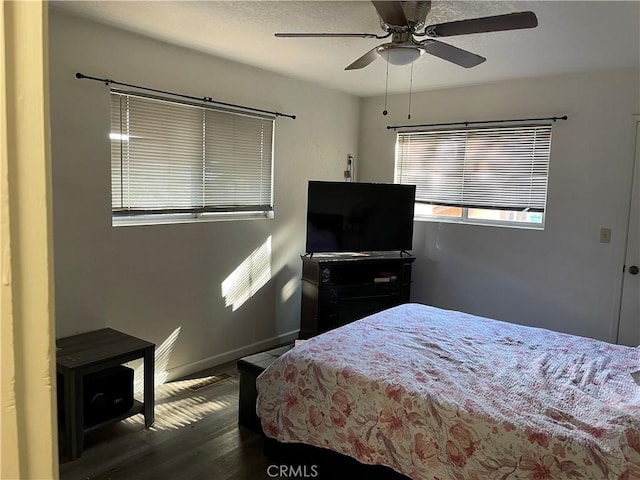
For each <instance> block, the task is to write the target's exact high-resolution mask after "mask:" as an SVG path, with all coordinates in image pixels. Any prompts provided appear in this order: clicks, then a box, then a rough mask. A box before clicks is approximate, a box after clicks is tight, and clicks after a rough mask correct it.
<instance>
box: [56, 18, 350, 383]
mask: <svg viewBox="0 0 640 480" xmlns="http://www.w3.org/2000/svg"><path fill="white" fill-rule="evenodd" d="M76 72H82V73H84V74H86V75H91V76H96V77H101V78H111V79H114V80H117V81H120V82H126V83H132V84H140V85H144V86H149V87H152V88H157V89H162V90H168V91H174V92H179V93H184V94H189V95H195V96H210V97H213V98H214V99H218V100H221V101H225V102H231V103H238V104H243V105H248V106H253V107H256V108H262V109H268V110H275V111H280V112H284V113H290V114H295V115H297V119H296V120H291V119H287V118H279V119H278V120H277V121H276V140H275V212H276V218H275V219H273V220H252V221H236V222H214V223H199V224H185V225H165V226H160V225H158V226H147V227H117V228H113V227H111V212H110V208H111V207H110V205H111V197H110V195H111V193H110V165H109V162H110V160H109V157H110V154H109V140H108V136H107V135H108V132H109V88H108V87H106V86H105V85H104V84H102V83H99V82H94V81H89V80H77V79H76V78H75V77H74V75H75V73H76ZM50 81H51V84H50V86H51V130H52V140H51V144H52V164H53V214H54V215H53V218H54V259H55V274H56V276H55V291H56V333H57V337H58V338H59V337H63V336H68V335H72V334H75V333H80V332H84V331H89V330H93V329H97V328H102V327H106V326H108V327H111V328H115V329H118V330H121V331H124V332H126V333H129V334H132V335H136V336H139V337H141V338H144V339H146V340H149V341H152V342H155V343H156V345H157V346H160V345H161V344H162V342H164V341H165V340H166V339H167V338H168V337H169V336H170V335H171V334H172V333H173V332H174V331H175V330H176V329H177V328H179V327H180V334H179V336H178V338H177V341H176V343H175V346H174V348H173V351H172V353H171V356H170V359H169V364H168V368H169V369H170V370H171V374H170V376H175V375H178V374H185V373H189V372H190V371H193V370H197V369H200V368H204V367H206V366H208V365H210V364H215V363H219V362H220V361H223V360H227V359H231V358H235V357H237V356H239V355H241V354H246V353H252V352H253V351H257V350H259V349H262V348H266V347H269V346H271V345H273V344H275V343H279V342H280V341H282V339H286V338H292V336H295V335H296V334H297V329H298V328H299V317H300V312H299V310H300V307H299V305H300V289H299V284H300V282H299V279H300V269H301V262H300V258H299V255H300V254H301V253H303V250H304V235H305V218H304V217H305V211H306V182H307V180H308V179H327V180H339V179H341V178H342V172H343V170H344V169H345V166H346V159H347V154H348V153H352V154H357V150H356V149H357V136H358V118H359V117H358V116H359V102H358V99H357V98H355V97H352V96H349V95H346V94H342V93H337V92H334V91H331V90H327V89H323V88H319V87H316V86H313V85H311V84H307V83H304V82H300V81H296V80H291V79H288V78H285V77H282V76H279V75H275V74H271V73H268V72H265V71H262V70H258V69H255V68H250V67H247V66H242V65H239V64H235V63H232V62H229V61H225V60H221V59H216V58H213V57H211V56H208V55H204V54H201V53H197V52H194V51H189V50H185V49H182V48H179V47H175V46H170V45H167V44H163V43H160V42H157V41H154V40H150V39H147V38H143V37H140V36H136V35H133V34H129V33H125V32H122V31H119V30H116V29H113V28H110V27H106V26H102V25H99V24H96V23H92V22H89V21H86V20H83V19H80V18H76V17H72V16H69V15H67V14H63V13H62V12H58V11H56V10H55V9H52V11H51V15H50ZM269 236H271V237H272V265H271V267H272V278H271V280H270V281H269V282H268V283H267V285H265V286H264V287H263V288H262V289H261V290H260V291H259V292H258V293H257V294H256V295H254V296H253V297H252V298H251V299H250V300H249V301H247V302H246V303H245V304H244V305H243V306H242V307H241V308H239V309H238V310H236V311H235V312H234V311H232V309H231V308H230V307H225V304H224V299H223V298H222V296H221V283H222V282H223V281H224V279H225V278H226V277H227V276H228V275H229V274H230V273H231V272H232V271H233V270H234V269H235V268H236V267H237V266H238V265H239V264H240V263H241V262H242V261H243V260H244V259H245V258H246V257H247V256H248V255H250V254H251V252H252V251H253V250H254V249H256V248H257V247H259V246H260V245H261V244H263V242H265V240H266V239H267V238H268V237H269Z"/></svg>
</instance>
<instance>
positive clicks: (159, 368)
mask: <svg viewBox="0 0 640 480" xmlns="http://www.w3.org/2000/svg"><path fill="white" fill-rule="evenodd" d="M181 329H182V326H180V327H178V328H176V329H175V330H174V331H173V333H172V334H171V335H169V336H168V337H167V339H166V340H165V341H164V342H162V343H161V344H160V346H159V347H158V346H156V353H155V375H154V379H153V382H154V383H153V384H154V385H162V384H163V383H164V382H165V381H166V380H167V376H168V373H167V365H168V364H169V358H170V357H171V352H172V351H173V346H174V345H175V343H176V340H178V336H179V335H180V330H181ZM131 363H132V365H129V366H131V367H132V368H133V378H134V380H133V391H134V392H142V390H143V388H144V364H143V362H142V361H141V360H140V361H135V362H131Z"/></svg>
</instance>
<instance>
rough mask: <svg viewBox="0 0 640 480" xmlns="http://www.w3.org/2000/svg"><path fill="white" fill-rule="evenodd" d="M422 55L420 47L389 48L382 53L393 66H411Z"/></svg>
mask: <svg viewBox="0 0 640 480" xmlns="http://www.w3.org/2000/svg"><path fill="white" fill-rule="evenodd" d="M420 55H422V50H421V49H420V48H419V47H389V48H387V49H386V51H385V52H382V57H383V58H384V59H385V60H387V62H389V63H390V64H392V65H400V66H402V65H409V64H410V63H413V62H415V61H416V60H417V59H418V58H420Z"/></svg>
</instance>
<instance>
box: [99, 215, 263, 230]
mask: <svg viewBox="0 0 640 480" xmlns="http://www.w3.org/2000/svg"><path fill="white" fill-rule="evenodd" d="M273 217H274V213H273V211H269V212H233V213H201V214H186V213H177V214H162V215H136V216H131V217H111V226H112V227H131V226H140V225H174V224H180V223H202V222H205V223H206V222H229V221H237V220H260V219H265V218H273Z"/></svg>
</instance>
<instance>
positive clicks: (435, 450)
mask: <svg viewBox="0 0 640 480" xmlns="http://www.w3.org/2000/svg"><path fill="white" fill-rule="evenodd" d="M639 369H640V348H632V347H625V346H620V345H613V344H609V343H605V342H601V341H597V340H593V339H589V338H583V337H578V336H572V335H567V334H563V333H558V332H553V331H550V330H545V329H540V328H532V327H525V326H521V325H516V324H511V323H506V322H500V321H497V320H492V319H488V318H483V317H478V316H474V315H469V314H465V313H461V312H455V311H450V310H442V309H438V308H434V307H429V306H426V305H418V304H405V305H401V306H398V307H394V308H391V309H389V310H385V311H383V312H380V313H377V314H375V315H372V316H369V317H366V318H364V319H362V320H359V321H356V322H353V323H351V324H349V325H345V326H343V327H340V328H338V329H335V330H332V331H330V332H326V333H324V334H322V335H319V336H317V337H313V338H311V339H309V340H307V341H306V342H304V343H303V344H301V345H298V346H296V347H295V348H293V349H292V350H290V351H289V352H287V353H286V354H285V355H283V356H282V357H280V358H279V359H278V360H276V361H275V362H274V363H273V364H272V365H271V366H270V367H269V368H267V369H266V370H265V371H264V372H263V373H262V374H261V375H260V376H259V377H258V379H257V382H256V383H257V390H258V400H257V414H258V416H259V417H260V419H261V423H262V427H263V430H264V432H265V434H266V435H267V436H269V437H271V438H274V439H276V440H278V441H280V442H286V443H303V444H308V445H313V446H316V447H322V448H327V449H330V450H333V451H336V452H338V453H341V454H344V455H348V456H351V457H354V458H356V459H357V460H359V461H360V462H362V463H366V464H382V465H386V466H389V467H391V468H393V469H394V470H396V471H397V472H400V473H402V474H404V475H407V476H409V477H411V478H413V479H439V480H445V479H460V480H462V479H465V480H474V479H477V480H485V479H536V480H545V479H552V480H563V479H597V480H602V479H640V386H638V385H637V384H636V383H635V382H634V381H633V379H632V377H631V375H630V374H631V372H633V371H635V370H639Z"/></svg>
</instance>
